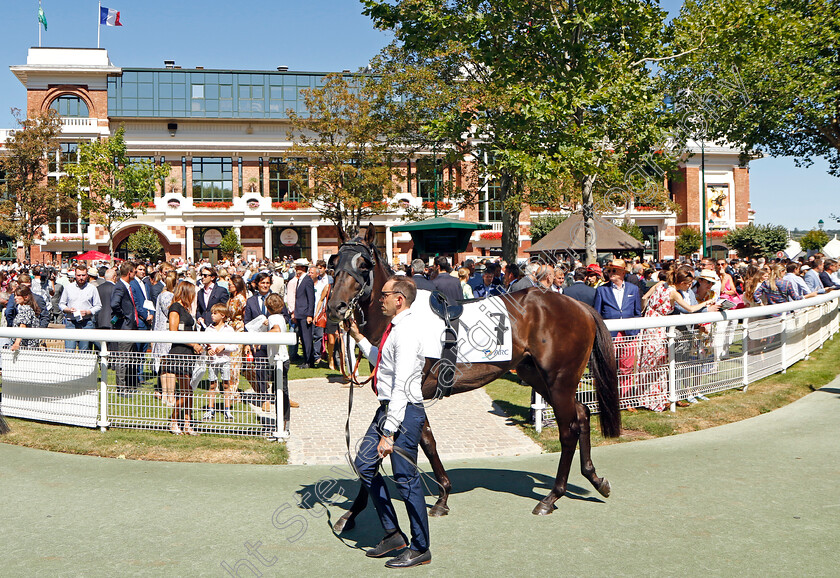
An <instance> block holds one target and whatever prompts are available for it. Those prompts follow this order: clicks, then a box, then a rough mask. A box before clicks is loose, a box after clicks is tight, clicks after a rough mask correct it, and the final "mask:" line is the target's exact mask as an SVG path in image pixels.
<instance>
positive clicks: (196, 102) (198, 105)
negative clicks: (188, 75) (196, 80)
mask: <svg viewBox="0 0 840 578" xmlns="http://www.w3.org/2000/svg"><path fill="white" fill-rule="evenodd" d="M190 99H191V101H190V102H191V103H192V104H191V106H190V110H191V111H192V112H204V85H203V84H193V85H192V90H191V91H190Z"/></svg>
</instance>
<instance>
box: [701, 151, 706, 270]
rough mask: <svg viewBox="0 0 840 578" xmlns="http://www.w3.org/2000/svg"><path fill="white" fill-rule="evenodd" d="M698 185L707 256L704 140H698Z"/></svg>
mask: <svg viewBox="0 0 840 578" xmlns="http://www.w3.org/2000/svg"><path fill="white" fill-rule="evenodd" d="M700 187H701V188H702V191H701V206H700V222H701V223H702V224H703V257H707V256H708V255H707V254H706V252H707V249H708V243H707V242H706V141H705V139H701V140H700Z"/></svg>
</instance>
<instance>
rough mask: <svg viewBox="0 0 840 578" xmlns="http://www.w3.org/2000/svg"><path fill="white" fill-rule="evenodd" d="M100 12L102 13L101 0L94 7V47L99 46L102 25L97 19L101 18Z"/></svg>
mask: <svg viewBox="0 0 840 578" xmlns="http://www.w3.org/2000/svg"><path fill="white" fill-rule="evenodd" d="M100 14H102V0H100V1H99V6H98V7H97V9H96V47H97V48H99V33H100V32H101V31H102V25H101V24H100V23H99V19H100V18H101V16H100Z"/></svg>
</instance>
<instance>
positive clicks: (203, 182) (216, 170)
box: [192, 157, 233, 201]
mask: <svg viewBox="0 0 840 578" xmlns="http://www.w3.org/2000/svg"><path fill="white" fill-rule="evenodd" d="M192 185H193V186H192V191H193V198H194V199H195V200H196V201H230V200H233V161H232V159H231V158H230V157H223V158H220V157H193V160H192Z"/></svg>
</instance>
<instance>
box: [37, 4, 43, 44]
mask: <svg viewBox="0 0 840 578" xmlns="http://www.w3.org/2000/svg"><path fill="white" fill-rule="evenodd" d="M41 10H42V8H41V0H38V15H39V16H40V15H41ZM38 48H41V19H40V18H39V19H38Z"/></svg>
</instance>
